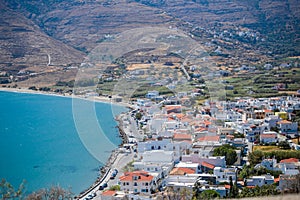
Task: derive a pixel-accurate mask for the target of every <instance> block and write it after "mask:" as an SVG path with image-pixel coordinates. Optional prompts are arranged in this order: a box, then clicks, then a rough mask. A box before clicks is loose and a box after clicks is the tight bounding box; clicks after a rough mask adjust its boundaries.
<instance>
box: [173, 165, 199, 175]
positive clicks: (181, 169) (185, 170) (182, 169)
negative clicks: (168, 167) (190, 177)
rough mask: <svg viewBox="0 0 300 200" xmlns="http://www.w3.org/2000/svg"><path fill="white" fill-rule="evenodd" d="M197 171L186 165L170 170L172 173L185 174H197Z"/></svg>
mask: <svg viewBox="0 0 300 200" xmlns="http://www.w3.org/2000/svg"><path fill="white" fill-rule="evenodd" d="M195 173H196V171H195V170H193V169H190V168H186V167H175V168H173V169H172V171H171V172H170V175H185V174H195Z"/></svg>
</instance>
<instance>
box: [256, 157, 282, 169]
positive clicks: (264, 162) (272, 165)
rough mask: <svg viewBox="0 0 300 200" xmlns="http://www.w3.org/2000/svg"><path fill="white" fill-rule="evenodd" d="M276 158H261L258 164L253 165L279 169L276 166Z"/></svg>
mask: <svg viewBox="0 0 300 200" xmlns="http://www.w3.org/2000/svg"><path fill="white" fill-rule="evenodd" d="M276 166H277V160H276V159H275V158H272V159H263V160H262V161H261V163H260V164H257V165H256V166H255V168H256V169H258V168H260V167H264V168H266V169H268V170H279V169H278V168H277V167H276Z"/></svg>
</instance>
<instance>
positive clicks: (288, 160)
mask: <svg viewBox="0 0 300 200" xmlns="http://www.w3.org/2000/svg"><path fill="white" fill-rule="evenodd" d="M295 162H299V159H297V158H288V159H284V160H281V161H280V163H295Z"/></svg>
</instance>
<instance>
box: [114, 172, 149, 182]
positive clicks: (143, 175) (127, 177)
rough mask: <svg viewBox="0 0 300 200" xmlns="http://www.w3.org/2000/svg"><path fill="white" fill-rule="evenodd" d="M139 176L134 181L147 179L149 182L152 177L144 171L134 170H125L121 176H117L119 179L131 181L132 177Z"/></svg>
mask: <svg viewBox="0 0 300 200" xmlns="http://www.w3.org/2000/svg"><path fill="white" fill-rule="evenodd" d="M135 176H137V177H139V178H138V179H137V180H135V181H147V182H150V181H152V179H153V176H151V175H149V174H148V172H145V171H134V172H125V173H124V175H123V176H121V177H120V178H119V180H120V181H133V177H135Z"/></svg>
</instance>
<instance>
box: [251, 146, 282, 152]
mask: <svg viewBox="0 0 300 200" xmlns="http://www.w3.org/2000/svg"><path fill="white" fill-rule="evenodd" d="M256 150H258V151H281V150H282V149H280V148H278V147H277V146H258V145H255V146H253V151H256Z"/></svg>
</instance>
